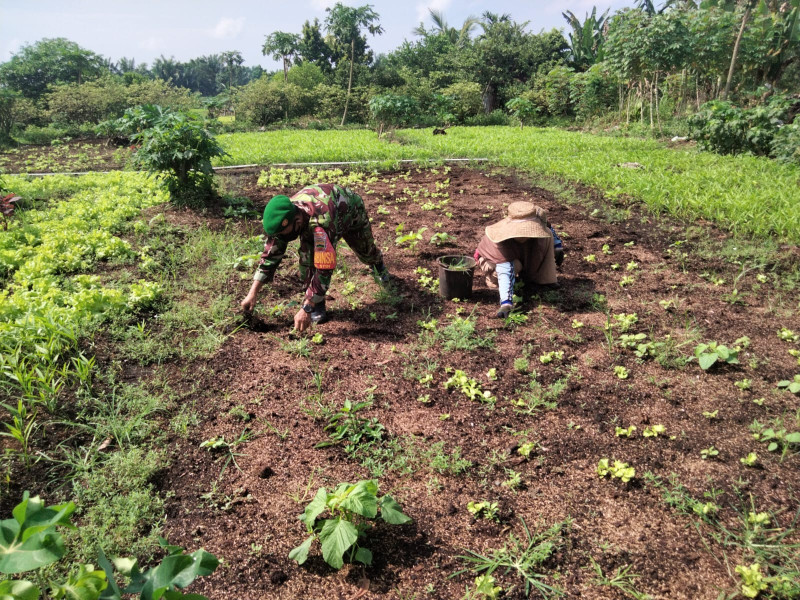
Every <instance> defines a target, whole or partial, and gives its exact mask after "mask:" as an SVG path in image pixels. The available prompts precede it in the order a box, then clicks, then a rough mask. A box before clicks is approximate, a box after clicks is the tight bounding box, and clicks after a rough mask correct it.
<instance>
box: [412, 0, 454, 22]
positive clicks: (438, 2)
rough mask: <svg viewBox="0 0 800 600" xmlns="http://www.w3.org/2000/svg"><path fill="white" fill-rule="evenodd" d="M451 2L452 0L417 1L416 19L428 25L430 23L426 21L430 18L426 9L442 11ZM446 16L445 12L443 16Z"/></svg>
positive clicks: (445, 9)
mask: <svg viewBox="0 0 800 600" xmlns="http://www.w3.org/2000/svg"><path fill="white" fill-rule="evenodd" d="M452 3H453V0H429V1H428V2H418V3H417V20H418V21H420V22H421V23H425V26H426V27H427V26H428V25H430V23H428V21H429V20H430V12H429V11H428V9H430V10H435V11H438V12H441V13H444V12H445V11H447V9H448V8H449V6H450V5H451V4H452ZM446 16H447V15H446V14H445V17H446Z"/></svg>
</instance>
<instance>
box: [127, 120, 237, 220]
mask: <svg viewBox="0 0 800 600" xmlns="http://www.w3.org/2000/svg"><path fill="white" fill-rule="evenodd" d="M206 125H207V124H206V121H205V120H204V119H202V118H200V117H197V116H195V115H191V114H187V113H183V112H177V111H173V110H171V109H163V108H161V107H160V106H153V105H147V106H141V107H136V108H133V109H128V110H127V111H125V115H124V116H123V117H122V118H121V119H118V120H117V121H115V122H114V123H113V127H114V128H115V129H116V131H118V132H119V133H120V134H122V135H125V136H128V137H129V138H130V140H131V141H133V142H135V143H137V144H140V147H139V150H138V151H137V152H136V154H134V155H133V164H134V165H135V166H137V167H140V168H143V169H144V170H146V171H149V172H151V173H162V174H163V175H164V179H165V182H166V185H167V189H168V190H169V193H170V196H172V199H173V201H175V202H177V203H179V204H187V205H199V204H202V203H203V202H204V201H205V200H206V199H207V198H208V197H209V196H210V195H212V194H213V171H212V169H211V159H212V158H214V157H216V156H222V155H224V154H225V151H224V150H223V149H222V146H220V145H219V143H218V142H217V140H216V139H215V138H214V137H213V136H212V135H211V133H210V132H209V130H208V128H207V126H206Z"/></svg>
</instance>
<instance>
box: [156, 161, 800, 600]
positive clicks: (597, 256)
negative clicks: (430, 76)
mask: <svg viewBox="0 0 800 600" xmlns="http://www.w3.org/2000/svg"><path fill="white" fill-rule="evenodd" d="M307 177H312V178H314V179H316V178H320V177H322V178H325V179H327V180H334V179H337V178H338V179H340V180H342V181H345V182H346V183H347V185H349V186H350V187H352V188H353V189H355V190H357V191H358V192H359V193H361V194H362V196H363V197H364V199H365V202H366V204H367V209H368V211H369V213H370V215H371V216H372V217H373V223H372V225H373V232H374V234H375V237H376V240H377V241H378V243H379V244H380V245H381V247H382V249H383V250H384V254H385V259H386V264H387V266H388V267H389V269H390V271H391V272H392V274H393V275H394V276H395V277H396V278H397V291H398V294H396V295H387V294H384V293H382V292H381V290H380V289H379V288H378V287H377V286H376V285H375V284H374V283H373V282H372V280H371V278H370V277H369V274H368V272H367V269H366V267H364V266H363V265H361V264H360V263H359V262H358V261H357V259H356V258H355V257H354V255H352V253H350V252H349V251H348V250H347V249H346V248H345V247H340V265H339V268H338V270H337V273H336V274H335V275H334V279H333V284H332V288H331V292H330V299H329V302H328V310H329V312H330V315H331V317H332V321H331V322H329V323H327V324H325V325H322V326H318V327H315V328H314V329H313V330H312V331H311V333H310V334H309V335H307V336H299V337H295V336H293V335H290V333H289V327H290V323H291V317H292V315H293V314H294V312H295V311H296V310H297V308H296V304H293V302H296V301H298V300H299V299H300V291H301V290H300V286H299V284H298V283H296V282H295V281H294V279H293V271H294V269H295V268H296V264H295V263H294V262H293V260H294V259H293V258H292V257H291V256H290V257H287V259H286V261H285V262H284V263H283V265H282V266H281V269H280V270H279V272H278V275H277V276H276V280H275V282H274V284H273V286H272V287H271V288H270V289H269V290H268V293H266V294H263V295H262V296H261V300H260V305H259V309H258V311H257V314H256V316H255V317H254V319H253V320H251V321H250V322H249V324H248V325H249V327H248V328H246V329H241V330H239V331H237V332H236V333H235V335H233V336H232V337H230V338H229V339H228V341H227V342H225V343H224V345H223V346H222V348H221V349H220V350H219V351H218V352H217V353H216V354H215V355H214V356H213V357H212V358H210V359H207V360H203V361H201V362H200V364H198V365H195V367H194V368H193V369H192V373H193V377H192V381H191V385H192V386H194V388H193V389H195V390H197V391H195V392H194V393H192V395H191V399H192V401H194V402H196V406H197V408H198V410H199V411H200V412H201V414H202V425H201V426H200V427H197V428H195V429H193V430H190V432H189V436H188V438H187V439H186V440H181V439H178V438H176V439H174V440H173V441H172V442H171V443H170V445H169V447H170V452H171V454H172V456H173V464H172V467H171V468H170V469H169V471H168V472H167V474H166V475H165V476H164V477H163V480H162V481H161V486H162V489H163V490H164V491H165V492H166V491H168V490H169V491H172V492H173V493H174V496H173V497H171V498H169V499H168V500H167V506H168V519H167V522H166V526H165V530H166V533H167V534H168V537H169V539H170V541H171V542H173V543H177V544H180V545H182V546H185V547H196V546H200V545H202V546H203V547H205V548H206V549H207V550H209V551H211V552H213V553H215V554H216V555H217V556H220V557H221V558H223V559H224V560H225V562H226V563H227V564H228V565H229V568H227V569H220V570H218V571H217V572H216V573H215V574H214V575H212V576H210V577H208V578H207V579H206V580H204V581H202V582H198V586H199V587H198V588H197V591H200V592H202V593H205V594H206V595H208V596H209V597H222V596H229V597H230V596H236V597H237V598H264V597H268V598H299V597H307V598H329V597H332V596H336V595H337V594H338V595H342V596H343V597H349V596H354V595H356V594H358V593H359V590H360V589H363V588H367V587H368V589H369V592H368V594H367V597H387V598H392V597H397V598H407V597H414V595H415V594H416V597H439V598H460V597H462V596H463V595H464V593H465V588H469V589H470V590H471V592H470V593H472V594H473V597H491V595H487V594H491V593H497V592H496V591H493V590H495V588H497V587H500V588H502V589H503V590H504V592H505V597H507V598H522V597H525V596H526V588H527V589H529V590H532V592H531V594H532V595H533V596H535V595H537V594H538V595H539V596H542V595H544V596H550V597H555V596H557V595H558V594H559V593H563V594H564V595H565V596H566V597H578V596H583V597H592V598H620V597H624V596H625V595H626V594H627V595H628V596H630V595H632V594H639V596H638V597H646V596H645V595H650V596H651V597H663V598H693V599H694V598H717V597H718V595H719V591H720V590H725V591H727V593H729V594H733V593H734V592H736V591H737V590H741V589H742V586H743V585H763V586H767V587H765V588H763V589H764V590H767V589H769V590H771V591H772V593H773V594H775V595H776V596H778V597H780V595H781V594H783V595H784V596H785V597H791V596H790V595H789V594H790V592H792V591H793V590H796V586H797V584H796V581H797V578H796V574H797V568H798V563H797V561H798V553H797V547H796V545H793V544H796V543H797V541H798V540H797V536H796V534H795V532H794V530H793V527H794V522H793V517H794V516H795V515H796V514H797V511H798V502H797V490H798V483H800V475H798V466H800V465H798V455H797V450H798V446H797V444H796V443H795V441H794V440H795V439H796V436H795V434H796V432H798V431H799V430H800V421H799V420H798V410H797V396H796V395H794V394H793V393H792V392H791V391H790V389H789V387H790V384H791V381H792V378H793V376H794V375H795V374H796V373H799V372H800V365H798V363H797V357H796V354H797V351H798V350H799V349H800V346H798V342H797V339H796V335H797V326H796V325H795V324H794V321H793V318H792V317H791V315H792V314H795V310H796V306H797V302H798V297H797V291H796V290H791V289H790V285H789V283H790V282H789V283H787V282H786V281H782V279H781V278H782V276H783V274H782V273H781V272H778V271H772V270H767V269H759V268H745V267H744V266H741V267H736V268H734V269H731V267H730V266H729V265H726V264H725V263H724V262H722V261H721V260H715V259H708V258H703V257H701V256H699V255H697V254H695V253H694V251H695V249H696V247H697V244H696V240H694V241H693V240H687V239H686V238H685V237H683V234H684V231H683V229H681V228H680V227H678V226H677V224H665V225H664V226H663V227H661V226H657V224H656V223H654V222H652V221H651V220H650V219H651V218H650V217H646V216H641V215H635V214H633V215H632V216H631V218H630V219H629V220H627V221H625V222H622V223H618V224H616V225H609V224H608V223H607V222H605V221H603V220H601V219H599V218H597V217H592V216H589V215H588V214H585V213H583V212H581V211H580V210H579V209H576V208H574V207H570V208H567V207H565V206H561V205H560V204H559V203H558V202H557V201H556V199H555V198H554V197H553V196H552V195H550V194H549V193H547V192H544V191H542V190H538V189H535V188H531V187H529V186H527V185H526V184H525V183H523V182H521V181H519V180H516V179H514V178H511V177H505V176H499V175H486V174H482V173H479V172H476V171H470V170H463V169H455V168H452V169H451V168H447V167H443V168H440V169H434V170H429V171H420V170H417V169H411V170H407V171H399V172H393V173H388V174H387V173H368V174H364V175H358V174H337V173H324V174H322V175H319V174H315V175H314V176H307ZM301 180H303V177H302V176H301V175H300V174H299V173H294V172H291V171H273V172H272V173H266V174H263V175H261V177H260V178H259V181H260V185H255V182H254V181H253V182H250V184H249V187H248V188H247V190H248V191H247V193H248V195H249V196H250V197H251V199H253V200H254V202H255V203H256V205H257V206H258V207H260V206H263V205H264V203H265V202H266V201H267V200H268V199H269V198H270V197H271V196H272V195H273V194H275V193H282V192H287V191H290V192H291V191H294V189H295V188H299V187H300V186H301V185H302V183H300V181H301ZM303 182H305V181H304V180H303ZM518 199H529V200H532V201H534V202H536V203H538V204H540V205H542V206H543V207H544V208H546V209H547V210H548V213H549V215H550V220H551V222H552V223H553V224H554V225H555V226H556V228H557V229H558V231H559V232H563V233H564V234H565V245H566V249H567V259H566V261H565V263H564V266H563V269H562V271H561V273H560V282H561V285H562V287H561V289H560V290H558V291H554V292H553V291H549V292H542V293H539V294H538V295H535V296H533V297H532V298H529V299H527V300H526V301H525V302H524V303H523V304H522V309H521V310H520V311H518V312H515V313H513V314H512V316H511V317H510V318H509V319H508V320H506V321H500V320H497V319H494V318H493V317H492V315H493V314H494V312H495V310H494V309H495V303H496V297H495V292H494V291H491V290H488V289H487V288H485V287H484V286H483V285H482V283H481V282H480V281H479V280H478V281H476V285H475V289H474V292H473V297H472V299H471V300H470V301H467V302H455V301H443V300H441V299H440V298H439V297H438V296H437V294H436V289H437V288H438V281H437V280H436V270H435V269H436V266H435V261H436V258H437V257H438V256H441V255H444V254H467V255H469V254H471V253H472V250H473V249H474V247H475V245H476V244H477V242H478V240H479V238H480V235H481V233H482V230H483V227H484V226H485V224H488V223H490V222H493V221H496V220H498V219H499V218H501V217H502V214H503V210H504V206H505V205H506V204H507V203H509V202H511V201H514V200H518ZM587 212H588V211H587ZM670 226H671V227H672V228H671V229H670ZM440 234H442V235H440ZM259 251H260V248H259V247H258V245H257V243H255V242H254V247H253V248H252V252H253V254H257V253H258V252H259ZM237 262H238V264H239V265H240V266H239V272H240V277H233V278H231V280H230V282H229V288H230V293H231V294H232V296H233V297H239V296H243V295H244V293H245V292H246V288H247V287H248V285H249V279H250V275H251V274H252V265H253V261H252V257H250V258H248V257H243V258H242V260H240V261H237ZM712 354H713V355H714V360H712V357H711V356H709V355H712ZM185 367H186V365H178V364H176V365H173V366H172V370H173V377H174V378H175V379H176V380H178V379H180V372H181V370H182V369H184V368H185ZM184 381H186V380H184ZM784 381H785V382H788V383H787V384H786V385H784V386H783V387H778V385H777V384H778V383H779V382H784ZM183 385H185V386H188V385H189V382H188V381H186V382H185V383H184V384H183ZM784 387H785V388H786V389H784ZM360 480H375V481H376V482H377V483H378V485H379V487H380V492H379V493H378V496H381V497H382V496H384V495H385V494H390V495H391V498H392V499H393V502H396V503H397V505H398V506H399V507H400V508H399V509H398V510H402V513H403V514H405V515H407V516H408V517H410V518H411V520H412V521H411V522H410V523H403V524H389V523H387V522H384V521H381V520H380V519H377V520H375V521H374V522H373V523H372V527H371V528H365V529H363V533H364V535H363V538H362V537H359V538H358V543H357V544H356V545H355V546H352V547H350V548H349V549H348V548H345V551H344V561H345V562H344V566H343V567H342V568H341V570H340V571H338V572H337V571H335V570H333V569H332V568H331V567H330V566H329V565H328V564H326V560H327V559H326V558H325V556H326V555H325V552H326V550H325V546H324V545H323V546H322V547H320V545H319V544H315V543H309V544H308V545H307V546H305V547H304V548H303V558H304V559H305V560H304V564H303V565H302V566H301V565H298V564H297V562H295V561H293V560H290V558H289V554H290V552H292V550H293V549H296V548H297V549H299V547H300V546H301V544H303V542H304V541H305V540H307V539H308V531H307V526H306V523H313V522H314V519H313V518H310V517H307V518H306V519H305V521H306V522H305V523H304V522H303V521H301V520H300V519H298V515H300V514H301V513H303V512H304V510H306V507H307V506H310V503H312V501H313V500H314V498H315V497H316V496H317V495H318V493H320V492H319V490H320V488H325V490H326V492H327V493H328V494H333V493H334V490H337V491H336V494H334V495H339V494H341V493H345V492H344V491H343V490H345V488H341V487H339V486H340V484H342V483H344V482H349V483H351V484H354V483H356V482H358V481H360ZM371 493H372V492H371ZM328 497H333V496H328ZM337 497H339V496H337ZM338 501H341V498H340V500H338ZM338 501H337V502H338ZM359 514H361V513H359ZM315 516H316V515H315ZM318 516H319V519H320V522H321V520H322V519H331V518H334V517H335V515H334V514H333V513H329V512H323V513H322V514H320V515H318ZM355 519H356V520H357V521H358V522H361V521H360V520H359V519H360V518H359V517H355ZM361 531H362V529H361V528H359V532H361ZM770 540H771V541H770ZM312 542H313V540H312ZM358 548H368V549H369V551H370V553H369V555H368V558H369V560H366V558H367V555H366V554H361V553H360V550H359V551H358V552H356V550H357V549H358ZM765 548H771V549H770V550H765ZM306 551H307V554H305V553H306ZM295 556H297V554H296V553H295ZM337 560H338V559H337ZM359 560H361V561H362V562H371V565H370V566H365V565H362V564H360V563H359ZM348 561H352V562H348ZM510 564H513V565H517V566H516V567H511V568H507V566H508V565H510ZM754 565H759V566H758V567H754ZM737 567H738V570H737ZM457 573H458V574H457ZM687 573H688V574H691V576H689V577H687V576H686V575H687ZM456 574H457V575H456ZM451 575H454V577H452V578H451V577H450V576H451ZM479 577H484V578H483V579H479ZM759 577H761V579H759ZM754 582H756V583H754ZM478 590H481V593H483V594H484V595H483V596H481V595H480V593H478ZM487 590H488V591H487Z"/></svg>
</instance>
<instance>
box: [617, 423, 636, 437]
mask: <svg viewBox="0 0 800 600" xmlns="http://www.w3.org/2000/svg"><path fill="white" fill-rule="evenodd" d="M634 431H636V425H630V426H628V427H615V428H614V433H615V434H616V436H617V437H626V438H629V437H631V435H632V434H633V432H634Z"/></svg>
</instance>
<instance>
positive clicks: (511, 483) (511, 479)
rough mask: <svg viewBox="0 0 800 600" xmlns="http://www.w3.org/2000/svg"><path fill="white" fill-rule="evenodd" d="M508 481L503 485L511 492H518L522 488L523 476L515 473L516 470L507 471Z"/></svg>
mask: <svg viewBox="0 0 800 600" xmlns="http://www.w3.org/2000/svg"><path fill="white" fill-rule="evenodd" d="M506 476H507V477H508V479H506V480H505V481H504V482H503V485H504V486H506V487H507V488H508V489H510V490H518V489H519V488H521V487H522V475H520V473H518V472H517V471H515V470H514V469H506Z"/></svg>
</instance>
